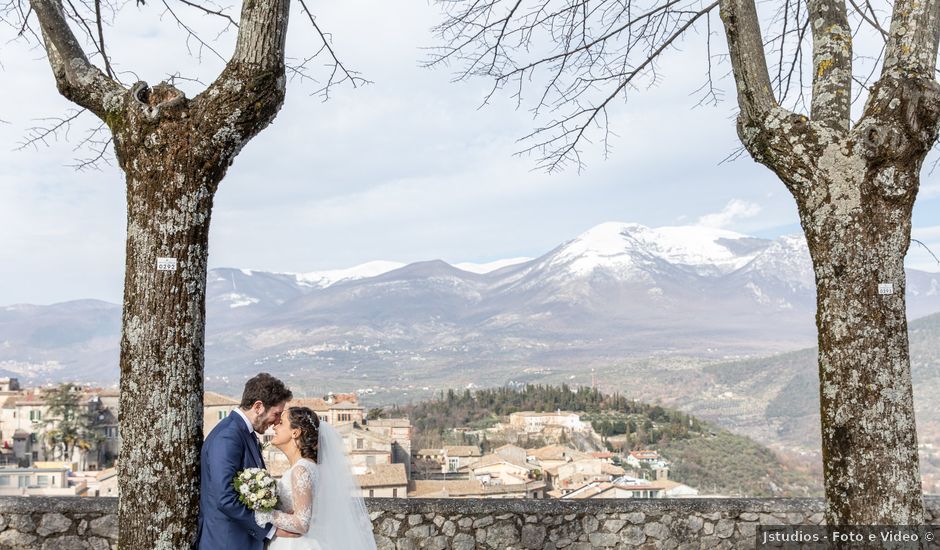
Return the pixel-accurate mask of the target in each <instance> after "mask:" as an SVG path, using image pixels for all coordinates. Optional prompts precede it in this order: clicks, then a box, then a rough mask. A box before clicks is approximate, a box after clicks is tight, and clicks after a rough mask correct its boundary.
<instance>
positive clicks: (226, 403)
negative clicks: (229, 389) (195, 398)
mask: <svg viewBox="0 0 940 550" xmlns="http://www.w3.org/2000/svg"><path fill="white" fill-rule="evenodd" d="M239 403H240V401H238V400H237V399H234V398H232V397H228V396H225V395H222V394H221V393H215V392H214V391H207V392H205V393H204V394H203V396H202V406H203V407H236V406H238V404H239Z"/></svg>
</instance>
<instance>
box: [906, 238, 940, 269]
mask: <svg viewBox="0 0 940 550" xmlns="http://www.w3.org/2000/svg"><path fill="white" fill-rule="evenodd" d="M911 242H912V243H917V244H919V245H921V246H922V247H924V249H925V250H927V253H928V254H930V255H931V256H932V257H933V259H934V261H936V262H937V264H940V258H937V255H936V254H934V253H933V250H930V247H929V246H927V245H925V244H924V243H922V242H920V241H918V240H917V239H911Z"/></svg>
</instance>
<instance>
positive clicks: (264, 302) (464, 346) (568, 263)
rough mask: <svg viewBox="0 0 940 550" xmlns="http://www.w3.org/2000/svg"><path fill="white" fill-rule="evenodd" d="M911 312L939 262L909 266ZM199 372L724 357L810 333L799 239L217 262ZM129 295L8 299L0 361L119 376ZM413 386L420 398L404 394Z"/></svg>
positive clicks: (721, 237)
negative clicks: (329, 267) (456, 258)
mask: <svg viewBox="0 0 940 550" xmlns="http://www.w3.org/2000/svg"><path fill="white" fill-rule="evenodd" d="M907 303H908V312H909V316H910V317H911V318H916V317H920V316H923V315H926V314H929V313H933V312H937V311H940V275H938V274H937V273H927V272H922V271H916V270H908V274H907ZM206 307H207V342H206V374H207V385H208V387H210V388H214V389H218V390H223V391H224V390H228V389H232V388H237V387H238V386H239V385H240V381H241V380H243V379H244V377H246V376H248V375H249V374H252V373H255V372H258V371H259V370H266V371H270V372H272V373H281V374H283V375H285V376H291V377H293V378H294V383H295V384H297V385H298V387H304V388H305V391H310V392H317V391H321V390H325V389H362V390H364V391H366V392H377V393H381V392H391V391H400V390H402V389H403V388H405V389H406V390H407V389H408V388H411V389H412V390H414V391H420V389H421V388H425V387H427V388H432V387H441V386H455V385H460V386H465V385H469V384H476V385H493V384H501V383H506V382H509V381H519V380H527V379H537V378H538V377H539V376H540V373H545V372H560V371H564V372H573V373H581V374H583V372H584V371H585V369H588V368H591V367H598V368H600V367H602V366H605V365H611V364H613V363H616V362H618V361H623V360H625V359H629V358H641V357H660V358H664V359H663V360H668V359H669V358H680V357H681V358H695V359H700V360H703V361H715V360H728V359H738V358H745V357H754V356H760V355H768V354H772V353H779V352H784V351H789V350H794V349H798V348H801V347H806V346H810V345H813V344H814V342H815V325H814V321H813V319H814V312H815V297H814V284H813V272H812V267H811V264H810V260H809V255H808V251H807V248H806V245H805V241H804V240H803V238H802V237H801V236H784V237H780V238H777V239H773V240H769V239H760V238H755V237H752V236H747V235H743V234H740V233H735V232H731V231H726V230H721V229H714V228H707V227H697V226H682V227H663V228H656V229H653V228H648V227H644V226H642V225H638V224H630V223H605V224H601V225H599V226H596V227H594V228H592V229H590V230H588V231H587V232H585V233H583V234H581V235H579V236H577V237H576V238H574V239H572V240H570V241H568V242H565V243H563V244H561V245H559V246H558V247H556V248H554V249H553V250H551V251H549V252H547V253H546V254H544V255H542V256H540V257H538V258H534V259H529V258H516V259H512V260H505V261H500V262H494V263H492V264H484V265H478V264H458V265H450V264H448V263H445V262H443V261H439V260H434V261H427V262H418V263H413V264H408V265H403V264H401V263H395V262H370V263H367V264H363V265H361V266H357V267H354V268H351V269H345V270H333V271H321V272H314V273H304V274H296V273H271V272H263V271H251V270H245V269H230V268H219V269H213V270H211V271H210V272H209V275H208V288H207V301H206ZM119 332H120V306H118V305H115V304H109V303H105V302H100V301H94V300H78V301H73V302H66V303H61V304H54V305H49V306H36V305H11V306H7V307H0V374H3V375H15V376H19V377H20V378H21V379H25V381H27V382H31V383H42V382H49V381H56V380H60V379H64V378H71V379H75V378H77V379H80V380H85V381H90V382H97V383H113V382H114V381H116V380H117V375H118V368H117V364H118V342H119ZM410 395H413V394H410Z"/></svg>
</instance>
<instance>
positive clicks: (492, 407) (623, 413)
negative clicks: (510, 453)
mask: <svg viewBox="0 0 940 550" xmlns="http://www.w3.org/2000/svg"><path fill="white" fill-rule="evenodd" d="M557 409H561V410H565V411H576V412H580V413H581V414H582V419H583V420H588V421H591V422H592V425H593V426H594V427H595V431H597V432H598V433H599V434H601V435H602V436H604V437H605V439H606V438H607V437H614V436H619V437H618V439H626V441H627V445H626V446H627V447H628V450H630V449H641V448H643V449H656V450H659V451H660V452H661V453H662V454H663V456H665V457H666V458H667V459H669V460H670V461H671V462H672V463H673V467H672V470H671V472H670V478H672V479H674V480H676V481H680V482H684V483H687V484H689V485H691V486H693V487H697V488H699V489H700V490H701V491H702V493H703V494H722V495H747V496H803V495H808V494H814V493H818V492H819V487H818V486H817V482H816V481H815V479H814V478H813V477H811V476H806V475H804V474H802V473H799V472H791V471H788V470H787V468H786V467H785V466H783V465H782V464H781V463H780V461H779V460H778V459H777V457H776V456H775V455H774V453H773V452H772V451H771V450H770V449H768V448H767V447H764V446H763V445H760V444H758V443H757V442H755V441H753V440H751V439H749V438H747V437H744V436H739V435H735V434H732V433H730V432H728V431H726V430H723V429H721V428H718V427H717V426H714V425H713V424H710V423H707V422H704V421H702V420H700V419H698V418H696V417H694V416H692V415H689V414H687V413H684V412H682V411H678V410H674V409H669V408H666V407H662V406H659V405H650V404H647V403H642V402H637V401H634V400H632V399H627V398H625V397H623V396H621V395H619V394H603V393H601V392H599V391H596V390H592V389H589V388H579V389H577V390H574V389H572V388H570V387H568V386H566V385H562V386H543V385H527V386H524V387H522V388H518V389H514V388H496V389H484V390H479V391H476V392H470V391H469V390H466V391H463V392H455V391H453V390H451V391H448V392H446V393H445V392H442V393H441V394H440V395H439V396H438V398H437V399H433V400H430V401H423V402H420V403H415V404H412V405H408V406H402V407H396V408H395V409H393V410H391V411H388V412H389V414H390V415H393V416H397V415H406V416H408V417H409V418H410V419H411V422H412V424H413V425H414V427H415V434H414V438H413V448H416V449H417V448H423V447H438V446H440V445H441V444H444V443H476V444H482V445H483V446H484V448H485V447H487V446H492V445H494V442H492V441H489V440H487V439H486V435H485V434H484V435H482V436H476V435H468V434H466V433H465V432H463V431H459V432H455V431H454V428H464V427H468V428H471V429H473V430H481V429H484V428H487V427H490V426H492V425H493V424H495V423H496V422H498V421H500V419H504V417H505V416H507V415H509V414H510V413H513V412H518V411H529V410H531V411H553V410H557ZM538 443H539V442H538V441H533V442H532V444H531V445H529V446H537V444H538ZM570 444H572V445H574V443H573V442H572V443H570Z"/></svg>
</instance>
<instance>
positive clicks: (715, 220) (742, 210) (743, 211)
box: [698, 199, 761, 227]
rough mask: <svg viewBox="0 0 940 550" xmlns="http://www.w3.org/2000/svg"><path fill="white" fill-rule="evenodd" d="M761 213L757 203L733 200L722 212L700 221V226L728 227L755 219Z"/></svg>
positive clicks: (703, 217)
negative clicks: (743, 220)
mask: <svg viewBox="0 0 940 550" xmlns="http://www.w3.org/2000/svg"><path fill="white" fill-rule="evenodd" d="M760 211H761V207H760V205H759V204H757V203H754V202H748V201H745V200H741V199H731V200H730V201H728V204H726V205H725V207H724V208H722V210H721V212H716V213H713V214H706V215H704V216H702V217H701V218H699V219H698V224H699V225H704V226H706V227H728V226H729V225H732V224H734V223H735V222H737V221H739V220H742V219H747V218H753V217H754V216H756V215H757V214H759V213H760Z"/></svg>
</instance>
